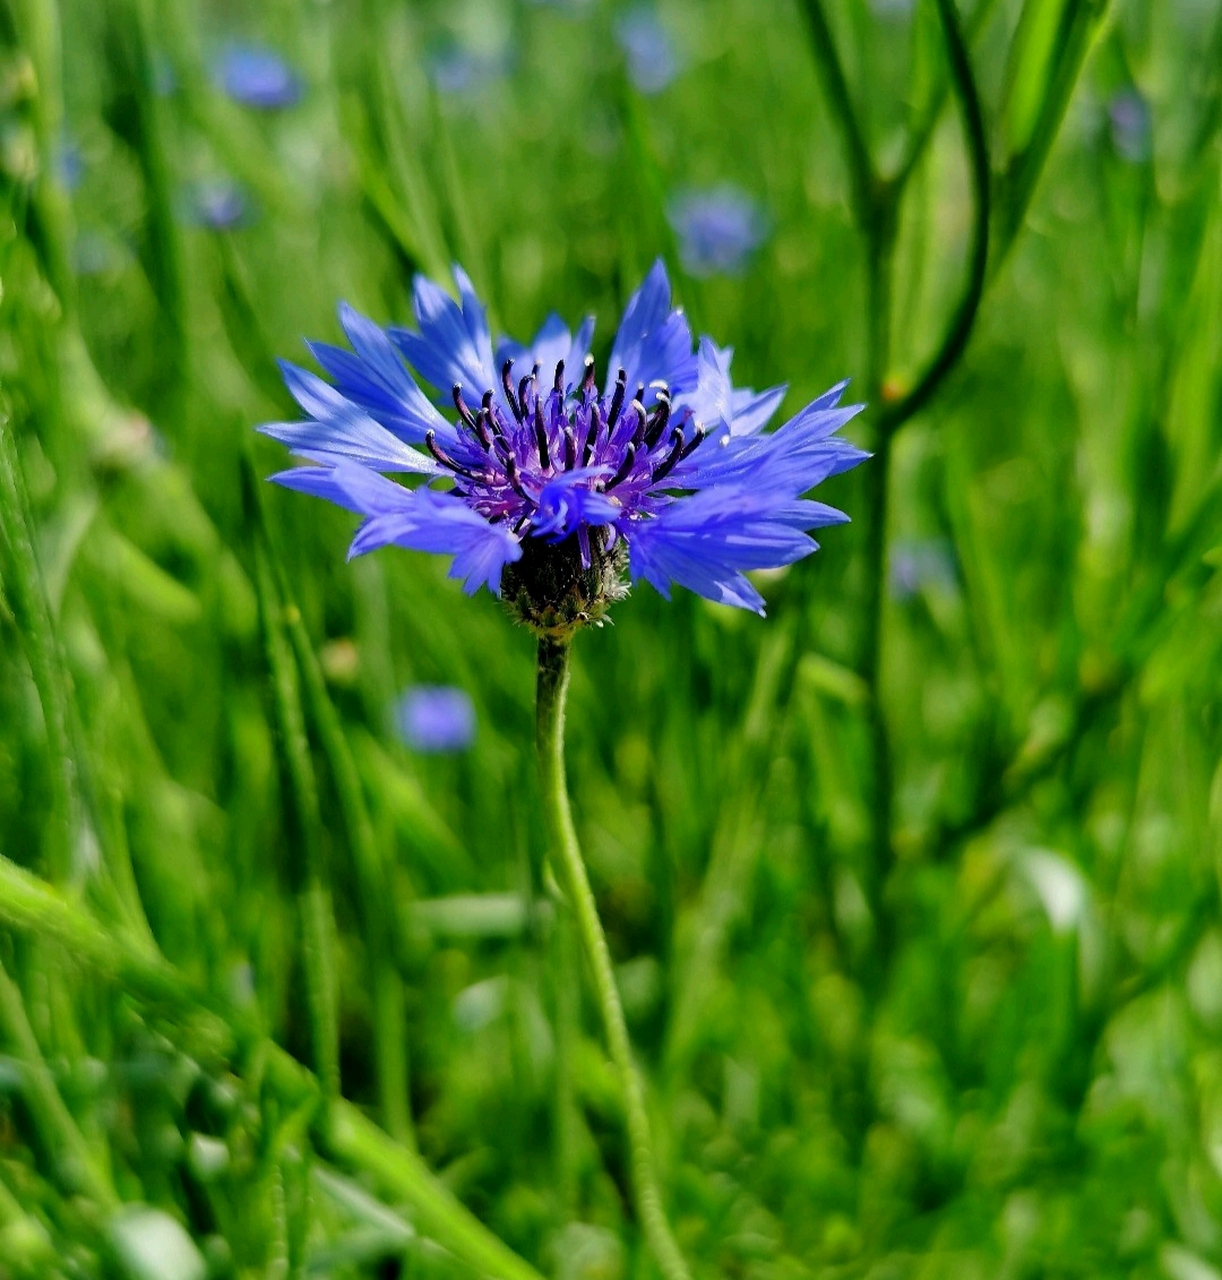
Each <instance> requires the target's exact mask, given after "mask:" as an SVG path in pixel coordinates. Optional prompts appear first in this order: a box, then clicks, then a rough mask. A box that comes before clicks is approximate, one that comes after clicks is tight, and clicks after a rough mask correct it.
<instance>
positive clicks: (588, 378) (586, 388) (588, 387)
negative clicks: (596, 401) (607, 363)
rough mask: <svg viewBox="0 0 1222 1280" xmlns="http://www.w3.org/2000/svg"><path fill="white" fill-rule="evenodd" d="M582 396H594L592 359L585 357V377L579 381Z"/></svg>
mask: <svg viewBox="0 0 1222 1280" xmlns="http://www.w3.org/2000/svg"><path fill="white" fill-rule="evenodd" d="M581 390H582V394H584V395H586V396H592V395H593V394H594V357H593V356H586V372H585V377H583V378H582V380H581Z"/></svg>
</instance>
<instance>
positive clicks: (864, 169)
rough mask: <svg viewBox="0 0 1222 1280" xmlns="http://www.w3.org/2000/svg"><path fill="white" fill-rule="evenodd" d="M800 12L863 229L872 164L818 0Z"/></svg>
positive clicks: (873, 182)
mask: <svg viewBox="0 0 1222 1280" xmlns="http://www.w3.org/2000/svg"><path fill="white" fill-rule="evenodd" d="M802 9H803V12H805V14H806V21H807V23H808V25H809V26H810V34H811V47H812V49H813V50H814V54H815V65H816V67H817V68H818V71H819V75H820V78H821V79H822V80H823V89H824V93H825V94H826V95H827V101H828V106H829V107H830V108H831V112H832V119H833V121H834V122H835V124H836V127H837V128H838V129H839V130H840V140H841V143H842V144H843V146H844V154H845V160H846V162H847V163H848V166H849V180H850V182H851V184H852V196H853V213H854V215H855V216H856V218H857V221H858V223H859V224H860V225H861V226H863V227H865V226H866V225H867V224H868V223H869V222H870V221H871V220H872V218H873V214H874V206H875V202H876V199H877V192H876V187H877V182H878V179H877V176H876V174H875V172H874V163H873V161H872V160H871V159H870V151H869V148H868V147H867V146H866V141H865V137H864V135H863V133H862V130H861V125H860V124H859V123H858V120H857V112H856V111H855V109H854V107H853V98H852V95H851V94H850V93H849V82H848V78H847V77H846V76H845V74H844V67H843V66H842V65H841V62H840V55H839V53H838V52H837V51H836V42H835V40H834V39H833V38H832V29H831V26H830V25H829V23H828V20H827V14H826V13H825V12H824V10H823V5H822V3H821V0H802Z"/></svg>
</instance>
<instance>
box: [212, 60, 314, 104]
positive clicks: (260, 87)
mask: <svg viewBox="0 0 1222 1280" xmlns="http://www.w3.org/2000/svg"><path fill="white" fill-rule="evenodd" d="M216 71H217V79H218V80H219V82H220V86H221V88H222V89H223V90H224V91H225V92H226V93H227V94H228V95H229V96H230V97H231V98H232V99H233V100H234V101H235V102H240V103H241V104H242V105H243V106H244V107H258V108H260V109H261V110H264V111H274V110H276V109H278V108H280V107H291V106H292V105H293V104H294V103H295V102H296V101H297V100H298V98H300V97H301V80H300V79H299V78H298V76H297V73H296V72H295V71H294V70H293V69H292V67H290V66H289V65H288V63H287V62H285V60H284V59H283V58H282V57H281V56H280V55H279V54H278V53H277V52H276V51H275V50H274V49H268V48H266V47H264V46H263V45H256V44H231V45H227V46H226V47H225V49H224V50H223V51H222V53H221V56H220V58H219V59H218V61H217V67H216Z"/></svg>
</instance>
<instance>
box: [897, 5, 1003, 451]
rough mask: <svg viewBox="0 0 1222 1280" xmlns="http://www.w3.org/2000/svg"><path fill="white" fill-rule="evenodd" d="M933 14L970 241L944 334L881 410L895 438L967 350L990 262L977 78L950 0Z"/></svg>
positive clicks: (985, 158) (984, 140) (986, 166)
mask: <svg viewBox="0 0 1222 1280" xmlns="http://www.w3.org/2000/svg"><path fill="white" fill-rule="evenodd" d="M937 10H938V17H939V19H940V21H941V23H942V32H943V35H944V37H945V39H946V55H947V61H948V62H949V64H950V78H951V87H952V89H953V90H954V94H955V97H956V99H957V100H958V103H959V110H960V112H961V113H962V115H963V132H964V135H965V137H966V140H967V150H968V160H969V163H970V168H971V175H972V205H973V209H972V241H971V249H970V251H969V263H968V278H967V282H966V284H965V285H964V288H963V294H962V296H961V297H960V299H959V303H958V305H957V306H956V307H955V310H954V312H953V314H952V315H951V318H950V322H949V324H948V326H947V329H946V334H945V336H944V337H943V339H942V341H941V343H940V344H939V346H938V350H937V351H936V352H935V354H934V356H933V359H932V360H931V361H930V362H929V364H928V366H927V367H926V369H925V371H924V372H923V373H922V374H921V376H920V377H919V378H918V379H917V381H916V384H915V385H914V386H913V388H912V390H911V391H909V392H908V393H907V395H905V396H904V397H903V398H902V399H900V400H897V401H894V402H892V403H891V404H889V405H887V406H886V407H885V408H884V409H883V412H882V417H881V421H880V430H881V432H882V433H883V434H884V435H891V434H894V432H895V431H896V430H898V429H899V427H900V426H901V425H902V424H903V423H905V422H907V421H908V419H909V418H911V417H912V416H913V415H914V414H915V413H916V412H917V411H918V410H919V409H921V408H922V407H923V406H924V405H925V404H926V403H928V401H929V399H930V398H931V397H932V396H933V394H934V392H935V391H936V390H937V389H938V387H939V385H940V384H941V382H942V380H943V379H944V378H945V377H946V375H947V374H948V373H950V371H951V370H952V369H953V368H954V367H955V365H956V364H958V362H959V358H960V356H962V355H963V352H964V351H965V350H966V348H967V343H968V339H969V338H970V337H971V334H972V328H973V326H974V325H975V323H976V314H977V312H978V311H979V310H980V300H981V298H982V297H983V296H984V286H985V278H986V270H987V268H988V262H989V218H990V210H991V202H990V184H991V179H992V173H991V170H990V167H989V148H988V140H987V138H986V135H985V127H984V115H983V112H982V111H981V108H980V93H979V91H978V89H977V88H976V77H975V75H974V74H973V72H972V64H971V60H970V58H969V57H968V52H967V44H966V42H965V41H964V38H963V32H962V31H961V30H960V27H959V19H958V17H957V15H956V13H955V7H954V3H953V0H937Z"/></svg>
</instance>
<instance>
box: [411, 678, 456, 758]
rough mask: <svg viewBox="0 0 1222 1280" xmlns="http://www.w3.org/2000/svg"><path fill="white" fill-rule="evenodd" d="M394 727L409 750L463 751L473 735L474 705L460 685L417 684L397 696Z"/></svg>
mask: <svg viewBox="0 0 1222 1280" xmlns="http://www.w3.org/2000/svg"><path fill="white" fill-rule="evenodd" d="M395 728H396V729H397V730H398V732H399V736H400V737H401V738H402V739H403V741H404V742H405V743H406V744H407V745H408V746H409V747H411V748H412V750H413V751H422V752H429V753H441V752H453V751H463V750H465V749H466V748H467V747H469V746H470V745H471V743H472V741H473V740H474V739H475V708H474V707H473V706H472V705H471V699H470V698H469V697H468V696H467V695H466V694H465V693H464V692H463V691H462V690H461V689H455V688H453V687H451V686H450V685H434V684H420V685H416V686H415V687H414V688H411V689H408V690H407V692H406V693H405V694H404V695H403V696H402V698H400V699H399V702H398V704H397V705H396V707H395Z"/></svg>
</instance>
